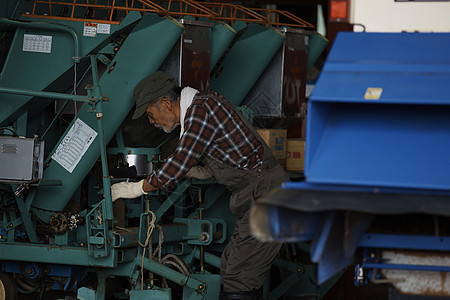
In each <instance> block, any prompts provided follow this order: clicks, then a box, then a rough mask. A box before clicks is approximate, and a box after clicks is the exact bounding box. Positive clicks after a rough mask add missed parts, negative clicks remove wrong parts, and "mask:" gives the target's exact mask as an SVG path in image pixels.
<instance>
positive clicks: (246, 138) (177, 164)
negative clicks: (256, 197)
mask: <svg viewBox="0 0 450 300" xmlns="http://www.w3.org/2000/svg"><path fill="white" fill-rule="evenodd" d="M212 95H214V96H212ZM221 99H224V98H223V96H221V95H219V94H217V93H199V94H197V95H196V98H194V100H193V102H192V104H191V106H189V108H188V109H187V111H186V115H185V119H184V133H183V135H182V137H181V139H180V141H179V142H178V146H177V149H176V150H175V153H173V154H172V155H171V156H170V157H169V158H168V160H167V161H166V162H165V163H164V164H163V166H162V167H161V169H159V170H158V171H156V172H152V173H151V174H150V175H149V177H148V178H147V181H148V182H149V183H150V184H151V185H153V186H155V187H158V188H161V189H165V190H168V189H170V188H171V187H172V186H173V184H174V183H176V182H177V181H178V180H179V179H181V178H183V177H185V176H186V173H187V172H188V171H189V170H190V169H191V168H192V167H193V166H195V165H197V164H198V163H199V161H200V159H201V157H202V156H203V155H209V156H210V157H212V158H213V159H215V160H217V161H219V162H222V163H224V164H226V165H228V166H230V167H233V168H235V169H240V170H251V169H255V168H257V167H259V166H260V165H261V164H262V159H263V153H264V150H263V146H262V144H261V143H260V142H259V140H258V139H257V137H255V135H254V134H253V133H252V132H251V131H250V129H249V128H248V127H247V126H246V125H245V123H244V122H243V121H242V119H241V116H240V115H238V113H237V112H236V111H235V110H234V109H232V108H230V107H229V104H228V102H227V101H224V102H222V101H221Z"/></svg>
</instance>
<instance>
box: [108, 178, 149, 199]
mask: <svg viewBox="0 0 450 300" xmlns="http://www.w3.org/2000/svg"><path fill="white" fill-rule="evenodd" d="M143 184H144V179H142V180H141V181H139V182H119V183H116V184H113V185H112V186H111V197H112V201H113V202H114V201H116V200H117V199H119V198H125V199H132V198H137V197H140V196H142V195H147V194H148V193H146V192H144V190H143V189H142V185H143Z"/></svg>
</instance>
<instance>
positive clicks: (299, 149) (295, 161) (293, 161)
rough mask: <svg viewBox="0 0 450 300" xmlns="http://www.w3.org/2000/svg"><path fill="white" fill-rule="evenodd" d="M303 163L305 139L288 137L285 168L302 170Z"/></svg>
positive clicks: (293, 170) (296, 170)
mask: <svg viewBox="0 0 450 300" xmlns="http://www.w3.org/2000/svg"><path fill="white" fill-rule="evenodd" d="M304 164H305V140H302V139H288V140H287V148H286V170H287V171H292V172H303V170H304Z"/></svg>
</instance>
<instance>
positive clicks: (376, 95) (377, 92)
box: [364, 87, 383, 100]
mask: <svg viewBox="0 0 450 300" xmlns="http://www.w3.org/2000/svg"><path fill="white" fill-rule="evenodd" d="M381 93H383V89H382V88H375V87H369V88H367V90H366V93H365V94H364V99H367V100H378V99H380V97H381Z"/></svg>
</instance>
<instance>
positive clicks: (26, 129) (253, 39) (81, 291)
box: [0, 0, 327, 299]
mask: <svg viewBox="0 0 450 300" xmlns="http://www.w3.org/2000/svg"><path fill="white" fill-rule="evenodd" d="M113 3H114V4H110V3H109V1H95V3H90V1H60V2H56V1H34V2H33V1H12V0H10V1H2V2H1V4H0V8H1V9H0V17H1V18H0V36H1V39H0V70H1V74H0V107H1V109H0V149H1V150H0V204H1V209H0V213H1V215H0V260H1V267H2V271H1V272H0V280H1V282H2V283H3V285H2V288H3V289H4V293H3V294H4V295H6V296H5V299H14V298H15V297H16V296H17V295H16V288H17V290H18V291H19V293H23V294H32V293H35V294H37V295H38V296H39V297H40V298H41V299H45V297H46V295H47V293H50V292H51V291H50V290H57V291H63V292H65V293H66V294H67V295H70V296H75V295H76V296H77V297H78V298H79V299H113V298H116V299H148V298H152V297H154V298H155V299H181V298H182V299H217V298H218V294H219V291H220V285H221V282H220V276H219V269H220V253H221V251H222V249H223V247H224V246H225V245H226V242H227V238H228V236H229V234H230V233H231V232H232V230H233V222H234V219H233V216H232V215H231V213H230V212H229V211H228V208H227V207H228V197H229V195H228V192H227V191H226V190H225V189H224V188H223V187H222V186H220V185H218V184H216V183H215V182H214V180H209V181H208V180H204V181H200V180H192V179H186V180H183V181H181V182H179V184H178V185H177V186H176V187H175V188H174V190H172V191H170V192H168V193H164V192H157V193H153V194H149V195H146V196H144V197H142V199H127V200H123V201H117V202H116V203H114V204H113V203H112V201H111V195H110V186H111V184H113V183H114V182H119V181H122V180H137V179H139V178H143V177H145V175H146V174H148V172H150V171H152V170H153V169H156V168H157V167H158V165H159V164H160V163H162V162H163V161H164V159H165V157H166V156H167V155H168V154H170V151H171V149H172V148H171V147H173V141H174V140H175V141H176V137H175V136H173V135H167V134H163V133H162V132H160V130H157V129H154V128H151V126H149V125H148V122H147V121H146V120H137V121H132V120H131V118H130V116H129V115H130V112H132V108H133V105H134V99H133V89H134V86H135V85H136V84H137V83H138V82H139V81H140V80H141V79H142V78H144V77H145V76H146V75H148V74H150V73H152V72H154V71H156V70H159V69H162V70H166V71H167V72H169V73H171V74H172V75H173V76H174V77H175V78H176V79H177V81H178V83H179V84H180V85H182V86H184V85H191V86H193V87H195V88H197V89H200V90H208V89H209V88H210V86H211V87H213V88H214V89H216V90H219V91H221V92H223V93H224V94H227V93H229V92H230V91H234V93H235V95H234V94H232V93H231V94H229V95H227V97H228V98H229V99H230V100H231V101H232V102H233V103H234V104H235V105H239V104H240V103H241V102H242V101H243V99H244V98H245V95H246V94H247V93H249V91H250V89H251V88H252V86H253V85H254V84H255V82H256V81H257V79H258V78H259V77H260V76H261V74H263V73H264V72H266V71H265V68H264V66H265V65H267V64H269V62H270V60H271V59H272V57H274V55H275V54H276V53H277V52H280V50H279V49H280V47H286V49H287V46H286V45H284V44H285V41H286V34H285V33H283V32H282V31H281V30H278V29H276V28H275V27H273V26H271V25H270V24H269V23H268V21H266V20H265V18H264V17H263V15H260V14H256V13H253V12H251V11H250V10H248V9H245V8H242V7H240V6H237V5H236V6H233V7H228V8H229V9H235V10H240V11H241V13H242V15H243V16H246V17H245V18H244V20H246V21H247V22H248V24H247V23H243V21H241V22H234V21H236V20H233V21H230V20H229V18H227V17H223V16H221V15H220V13H217V12H215V11H217V7H214V5H212V6H210V7H208V6H207V3H205V5H202V4H201V3H197V2H192V1H169V2H164V3H158V4H157V3H153V2H150V1H143V0H142V1H134V2H133V3H134V4H130V3H129V1H115V2H113ZM248 15H250V17H251V18H254V19H253V20H251V19H250V17H249V16H248ZM302 26H303V27H307V28H308V26H309V24H307V23H303V24H302ZM247 27H248V29H247ZM298 32H301V34H302V40H303V41H305V40H307V37H308V35H309V34H310V33H309V32H307V30H304V29H302V30H299V31H298ZM264 41H271V42H270V43H266V44H265V47H266V50H267V52H266V51H263V52H264V55H262V56H261V57H260V59H262V60H264V62H263V61H254V62H253V63H254V64H257V65H259V67H258V68H254V67H252V66H251V65H247V68H248V69H249V70H251V72H248V73H249V74H248V76H246V77H245V80H242V84H240V85H239V86H238V87H237V88H233V86H234V85H235V84H236V83H235V82H234V81H233V80H232V79H233V78H239V77H241V78H243V77H242V75H239V72H242V70H240V69H237V68H236V66H237V65H241V66H245V63H252V60H251V59H249V57H248V55H247V56H245V55H246V54H245V49H247V47H248V45H249V44H251V45H253V46H258V45H262V43H264ZM302 45H303V46H301V47H300V48H302V47H303V48H302V49H303V50H305V44H302ZM247 51H251V49H247ZM243 56H245V57H243ZM239 57H241V59H239ZM305 59H306V57H305ZM239 61H240V63H239ZM243 61H244V62H245V63H244V62H243ZM233 69H234V70H235V73H234V75H233ZM247 71H248V70H247ZM210 74H213V75H212V76H211V75H210ZM280 78H281V79H279V82H280V85H279V86H280V87H281V86H282V85H283V84H282V83H281V81H282V78H283V76H280ZM280 105H281V102H280ZM249 115H251V114H249ZM274 265H275V266H276V267H275V268H276V272H279V273H280V274H282V277H284V279H285V280H282V281H280V282H279V284H278V286H271V287H270V286H269V284H267V285H265V288H264V293H265V295H266V296H267V297H268V299H277V298H279V297H280V296H281V295H283V294H285V293H294V294H304V293H306V294H312V295H315V296H316V297H317V298H320V297H321V296H323V294H324V292H325V291H326V290H327V286H320V287H319V286H316V285H315V284H314V277H315V275H314V268H313V267H312V266H303V265H301V264H299V263H297V262H296V261H294V260H287V259H286V257H281V256H280V257H279V258H277V259H276V261H275V264H274ZM277 274H278V273H277ZM277 276H278V275H277ZM268 277H269V278H270V275H269V276H268ZM278 277H280V276H278ZM306 277H310V279H311V280H309V279H308V280H303V279H304V278H306ZM299 281H304V282H305V284H303V285H302V290H301V291H298V290H297V289H295V288H293V287H294V286H295V285H296V283H297V282H299ZM19 298H20V297H19Z"/></svg>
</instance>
